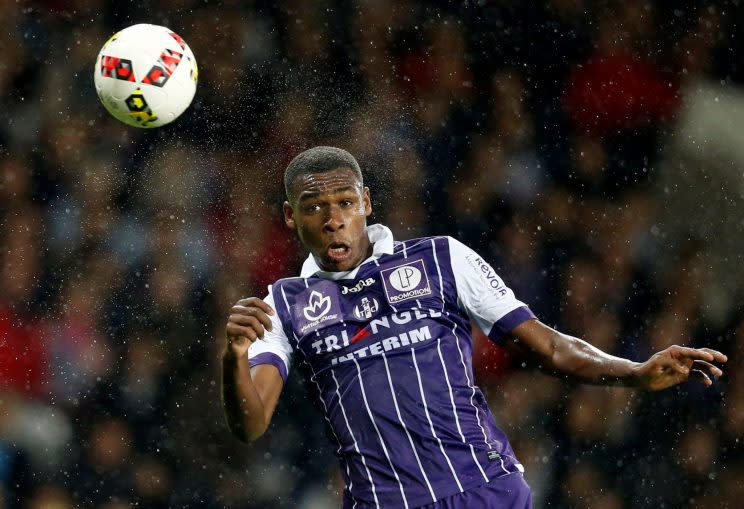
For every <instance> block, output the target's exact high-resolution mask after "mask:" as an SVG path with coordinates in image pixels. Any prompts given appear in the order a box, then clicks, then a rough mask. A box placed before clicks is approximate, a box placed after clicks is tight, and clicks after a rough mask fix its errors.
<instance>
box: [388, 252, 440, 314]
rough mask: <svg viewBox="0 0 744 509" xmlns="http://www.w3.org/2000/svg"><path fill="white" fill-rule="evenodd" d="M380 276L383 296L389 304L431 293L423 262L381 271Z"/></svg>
mask: <svg viewBox="0 0 744 509" xmlns="http://www.w3.org/2000/svg"><path fill="white" fill-rule="evenodd" d="M381 274H382V282H383V285H384V287H385V294H386V295H387V299H388V302H390V303H391V304H396V303H398V302H401V301H404V300H408V299H416V298H419V297H423V296H425V295H431V293H432V291H431V285H430V284H429V276H428V275H427V274H426V267H425V266H424V261H423V260H416V261H414V262H410V263H407V264H405V265H399V266H398V267H394V268H392V269H387V270H383V271H382V272H381Z"/></svg>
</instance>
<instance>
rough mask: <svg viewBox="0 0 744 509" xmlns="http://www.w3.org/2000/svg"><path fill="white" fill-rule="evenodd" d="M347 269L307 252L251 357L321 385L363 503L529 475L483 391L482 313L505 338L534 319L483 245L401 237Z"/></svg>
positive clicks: (350, 488) (399, 501)
mask: <svg viewBox="0 0 744 509" xmlns="http://www.w3.org/2000/svg"><path fill="white" fill-rule="evenodd" d="M368 234H369V237H370V241H371V242H373V243H374V245H373V255H372V256H371V257H370V258H369V259H367V260H366V261H365V262H364V263H362V264H361V265H360V266H358V267H357V268H355V269H354V270H352V271H349V272H345V273H329V272H323V271H321V270H320V269H319V268H318V266H317V265H316V264H315V261H314V260H313V258H312V257H310V258H308V260H307V261H306V262H305V265H304V266H303V269H302V276H301V277H298V278H288V279H281V280H279V281H277V282H276V283H275V284H274V285H272V287H270V289H269V290H270V293H269V296H268V297H267V298H266V301H267V302H268V303H269V304H270V305H271V306H272V307H273V308H274V309H275V310H276V311H277V314H276V315H275V316H273V317H271V318H272V320H273V321H274V325H275V326H274V330H273V331H272V332H271V333H268V332H267V334H266V335H265V337H264V339H263V340H261V341H256V342H255V343H254V344H253V345H252V346H251V348H250V349H249V352H248V356H249V358H250V363H251V365H256V364H267V363H268V364H273V365H275V366H277V368H279V371H280V372H281V374H282V376H283V377H286V376H287V374H288V372H289V369H290V366H291V361H292V360H294V362H295V363H297V364H298V366H299V367H300V368H302V369H301V371H303V372H304V373H306V377H307V382H308V383H309V384H311V385H312V386H314V387H315V389H316V392H317V394H318V397H319V399H320V405H321V408H322V410H323V411H324V413H325V418H326V421H327V423H328V425H329V427H330V429H331V432H332V436H334V437H335V440H336V446H337V455H338V456H339V459H340V462H341V471H342V473H343V475H344V478H345V481H346V490H345V497H346V499H347V503H348V504H350V505H351V506H353V507H359V508H362V507H406V508H413V507H419V506H422V505H426V504H430V503H432V502H434V501H437V500H440V499H442V498H445V497H448V496H451V495H453V494H456V493H460V492H463V491H465V490H468V489H469V488H473V487H475V486H479V485H481V484H483V483H485V482H488V481H489V480H491V479H494V478H497V477H500V476H503V475H507V474H509V473H513V472H517V471H523V470H524V469H523V468H522V465H520V464H519V462H518V461H517V459H516V458H515V456H514V452H513V451H512V448H511V446H510V445H509V441H508V440H507V438H506V435H505V434H504V432H503V431H501V430H500V429H499V428H498V427H497V426H496V423H495V421H494V418H493V415H492V414H491V412H490V410H489V408H488V406H487V404H486V401H485V398H484V397H483V394H482V393H481V391H480V390H479V389H478V388H477V387H476V386H475V383H474V381H473V370H472V351H473V344H472V343H473V341H472V337H471V334H470V322H471V320H472V321H474V322H475V323H476V324H477V325H478V326H479V327H481V328H482V329H483V330H484V332H485V333H486V334H488V336H489V337H490V338H491V339H493V340H494V341H497V342H499V341H501V340H502V337H503V336H504V334H506V333H508V331H510V330H511V329H513V328H514V327H516V326H517V325H519V324H520V323H522V322H524V321H526V320H530V319H533V318H534V315H533V314H532V313H531V312H530V310H529V309H528V308H527V306H525V305H524V304H523V303H522V302H520V301H518V300H517V299H516V298H515V297H514V294H513V293H512V291H511V290H510V289H509V288H508V287H506V285H505V284H504V283H503V281H502V280H501V279H500V278H499V277H498V276H497V275H496V273H495V272H494V271H493V269H492V268H491V267H490V266H489V265H488V264H487V263H486V262H484V261H483V259H482V258H480V257H479V256H478V255H477V254H476V253H475V252H474V251H472V250H471V249H469V248H467V247H466V246H464V245H463V244H461V243H460V242H458V241H456V240H454V239H452V238H450V237H432V238H423V239H413V240H408V241H405V242H394V241H393V238H392V234H391V233H390V230H388V229H387V228H386V227H384V226H381V225H373V226H370V227H369V228H368Z"/></svg>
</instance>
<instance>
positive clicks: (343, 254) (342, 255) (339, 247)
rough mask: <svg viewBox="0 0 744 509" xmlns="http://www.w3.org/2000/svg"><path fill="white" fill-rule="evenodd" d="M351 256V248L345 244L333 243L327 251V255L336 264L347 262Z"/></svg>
mask: <svg viewBox="0 0 744 509" xmlns="http://www.w3.org/2000/svg"><path fill="white" fill-rule="evenodd" d="M350 254H351V247H349V245H348V244H344V243H343V242H332V243H331V244H330V245H329V246H328V249H326V255H327V256H328V258H329V259H330V260H332V261H334V262H340V261H343V260H345V259H346V258H348V257H349V255H350Z"/></svg>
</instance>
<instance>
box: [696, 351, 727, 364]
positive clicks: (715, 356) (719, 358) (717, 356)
mask: <svg viewBox="0 0 744 509" xmlns="http://www.w3.org/2000/svg"><path fill="white" fill-rule="evenodd" d="M700 350H702V351H704V352H708V353H709V354H711V355H712V356H713V360H714V361H716V362H726V361H727V360H728V357H726V356H725V355H724V354H722V353H721V352H719V351H718V350H713V349H712V348H701V349H700Z"/></svg>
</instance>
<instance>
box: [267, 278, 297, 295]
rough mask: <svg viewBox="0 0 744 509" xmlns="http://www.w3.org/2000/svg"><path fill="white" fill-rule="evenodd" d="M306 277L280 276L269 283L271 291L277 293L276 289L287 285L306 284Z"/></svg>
mask: <svg viewBox="0 0 744 509" xmlns="http://www.w3.org/2000/svg"><path fill="white" fill-rule="evenodd" d="M305 279H306V278H304V277H301V276H287V277H283V278H279V279H277V280H276V281H274V282H273V283H271V284H270V285H269V293H270V294H272V293H276V291H277V290H278V289H280V288H282V287H283V286H286V285H296V284H305Z"/></svg>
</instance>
